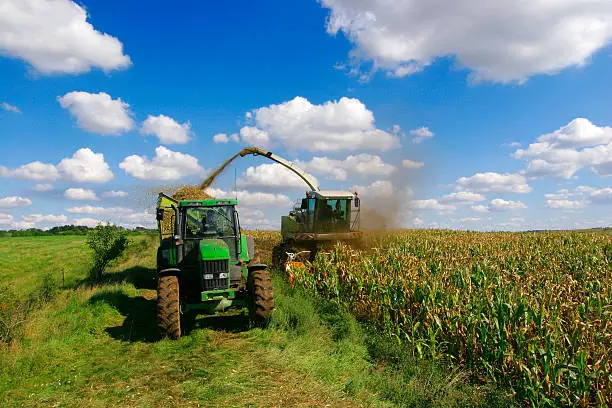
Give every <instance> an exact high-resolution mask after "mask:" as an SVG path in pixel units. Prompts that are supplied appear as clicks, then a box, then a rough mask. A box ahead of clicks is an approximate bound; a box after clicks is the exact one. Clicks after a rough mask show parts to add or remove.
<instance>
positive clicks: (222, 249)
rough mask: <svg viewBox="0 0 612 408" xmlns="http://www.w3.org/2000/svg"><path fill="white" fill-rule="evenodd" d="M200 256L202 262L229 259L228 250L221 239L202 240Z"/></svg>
mask: <svg viewBox="0 0 612 408" xmlns="http://www.w3.org/2000/svg"><path fill="white" fill-rule="evenodd" d="M200 255H201V257H202V258H201V259H202V260H203V261H218V260H220V259H229V258H230V250H229V247H228V246H227V244H226V243H225V242H224V241H223V240H221V239H203V240H201V241H200Z"/></svg>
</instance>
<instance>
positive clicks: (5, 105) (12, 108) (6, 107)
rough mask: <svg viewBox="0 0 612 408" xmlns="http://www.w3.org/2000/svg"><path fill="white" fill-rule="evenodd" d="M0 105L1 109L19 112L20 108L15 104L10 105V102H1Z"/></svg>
mask: <svg viewBox="0 0 612 408" xmlns="http://www.w3.org/2000/svg"><path fill="white" fill-rule="evenodd" d="M0 107H1V108H2V109H4V110H5V111H7V112H12V113H21V110H20V109H19V108H18V107H16V106H15V105H11V104H10V103H8V102H2V103H1V104H0Z"/></svg>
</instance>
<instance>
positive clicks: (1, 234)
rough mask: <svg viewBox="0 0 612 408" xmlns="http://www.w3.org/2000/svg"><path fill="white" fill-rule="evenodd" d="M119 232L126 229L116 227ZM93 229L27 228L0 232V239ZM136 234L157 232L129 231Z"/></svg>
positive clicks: (74, 232)
mask: <svg viewBox="0 0 612 408" xmlns="http://www.w3.org/2000/svg"><path fill="white" fill-rule="evenodd" d="M117 228H118V229H120V230H125V229H126V228H123V227H117ZM92 229H93V228H89V227H85V226H83V225H61V226H58V227H53V228H49V229H48V230H41V229H38V228H28V229H23V230H8V231H0V237H38V236H53V235H87V233H88V232H89V231H91V230H92ZM129 231H132V232H134V233H137V234H147V233H152V232H155V231H157V230H152V229H147V228H144V227H136V228H135V229H133V230H129Z"/></svg>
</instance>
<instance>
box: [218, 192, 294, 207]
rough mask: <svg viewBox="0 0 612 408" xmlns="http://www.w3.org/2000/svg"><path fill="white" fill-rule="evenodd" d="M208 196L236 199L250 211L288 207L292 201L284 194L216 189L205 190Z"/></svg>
mask: <svg viewBox="0 0 612 408" xmlns="http://www.w3.org/2000/svg"><path fill="white" fill-rule="evenodd" d="M206 192H207V193H208V194H210V195H211V196H213V197H217V198H231V197H236V196H237V197H238V203H239V204H240V206H241V207H244V208H248V209H249V210H251V211H254V210H257V209H259V208H260V207H270V206H275V207H287V208H288V207H289V206H290V205H291V204H292V201H291V200H290V199H289V197H287V196H286V195H284V194H273V193H264V192H251V191H247V190H238V191H237V192H234V191H225V190H220V189H216V188H209V189H208V190H206Z"/></svg>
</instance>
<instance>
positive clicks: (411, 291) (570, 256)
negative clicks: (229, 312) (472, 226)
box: [257, 231, 612, 406]
mask: <svg viewBox="0 0 612 408" xmlns="http://www.w3.org/2000/svg"><path fill="white" fill-rule="evenodd" d="M260 234H266V233H260ZM257 238H263V237H257ZM272 240H273V238H272V236H271V235H270V236H269V237H268V238H267V239H265V241H267V242H268V243H269V242H271V241H272ZM258 241H259V240H258ZM364 244H365V245H364V247H365V248H368V249H362V250H356V249H353V248H351V247H349V246H346V245H338V246H336V247H335V248H334V249H333V250H332V251H331V252H329V253H322V252H320V253H319V254H318V255H317V257H316V260H315V262H314V263H313V264H312V265H311V264H309V263H306V264H305V266H304V267H302V268H299V267H298V268H293V270H292V271H291V272H290V273H289V276H288V279H289V280H290V282H291V283H292V284H293V285H298V286H302V287H305V288H307V289H308V290H311V291H314V292H316V293H318V294H319V295H321V296H324V297H326V298H329V299H332V300H334V301H337V302H339V303H341V304H344V305H345V306H346V307H347V308H348V309H349V310H351V311H353V312H354V313H355V314H356V315H357V316H358V317H360V318H362V319H367V320H368V321H371V322H374V323H376V324H377V325H379V326H380V327H382V328H384V329H385V330H387V331H388V332H390V333H392V334H393V335H395V336H397V338H398V340H399V341H402V342H404V343H406V344H408V345H409V346H410V349H411V350H412V351H413V354H414V356H415V357H416V358H431V359H435V360H437V361H440V362H442V363H443V364H447V365H449V366H451V367H453V368H455V369H458V370H463V371H466V372H468V373H470V374H471V375H472V377H473V379H474V380H475V381H483V382H493V383H496V384H498V385H499V386H500V387H501V388H503V389H508V390H511V391H512V392H514V394H515V397H516V401H517V402H518V403H519V404H523V403H525V404H528V405H532V406H560V405H563V406H565V405H581V406H583V405H595V406H607V405H612V358H611V353H612V235H609V234H605V233H561V232H559V233H557V232H550V233H477V232H453V231H402V232H393V233H385V234H382V233H381V234H370V235H369V236H367V237H366V239H365V243H364Z"/></svg>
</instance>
